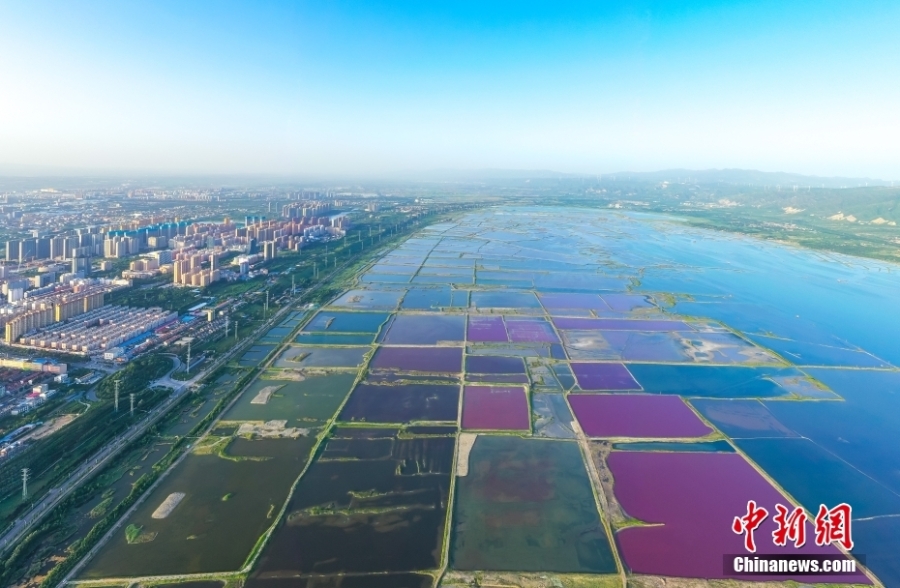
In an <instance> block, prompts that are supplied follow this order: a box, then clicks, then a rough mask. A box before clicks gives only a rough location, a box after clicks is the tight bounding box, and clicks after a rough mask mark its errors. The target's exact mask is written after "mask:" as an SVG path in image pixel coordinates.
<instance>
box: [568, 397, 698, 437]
mask: <svg viewBox="0 0 900 588" xmlns="http://www.w3.org/2000/svg"><path fill="white" fill-rule="evenodd" d="M569 404H571V405H572V410H573V411H574V413H575V418H577V419H578V423H579V424H580V425H581V429H582V430H583V431H584V432H585V434H587V435H588V436H589V437H647V438H665V437H703V436H704V435H708V434H709V433H711V432H712V429H710V428H709V427H707V426H706V425H705V424H703V421H701V420H700V418H699V417H698V416H697V415H696V414H694V412H693V411H692V410H691V409H690V408H688V406H687V405H686V404H685V403H684V401H683V400H681V398H679V397H678V396H661V395H658V394H653V395H647V394H570V395H569Z"/></svg>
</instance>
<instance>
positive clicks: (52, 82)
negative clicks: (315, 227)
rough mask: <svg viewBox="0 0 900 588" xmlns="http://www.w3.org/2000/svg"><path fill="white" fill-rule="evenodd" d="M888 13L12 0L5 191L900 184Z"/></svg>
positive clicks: (2, 136) (802, 8)
mask: <svg viewBox="0 0 900 588" xmlns="http://www.w3.org/2000/svg"><path fill="white" fill-rule="evenodd" d="M898 24H900V3H898V2H896V1H894V2H889V1H862V2H846V1H844V2H838V1H831V0H823V1H819V2H778V1H760V2H743V3H736V2H726V1H713V0H710V1H695V2H687V1H681V2H678V1H662V2H649V1H647V2H599V1H594V2H534V3H531V2H511V1H510V2H485V1H479V2H474V1H473V2H469V1H452V2H442V1H435V2H432V1H425V2H423V1H421V0H420V1H418V2H412V1H410V2H404V1H401V2H390V3H388V2H352V1H351V2H244V3H239V2H174V1H172V2H168V1H159V2H146V3H137V2H128V3H123V2H101V1H89V0H83V1H71V2H62V1H60V2H44V1H31V2H4V3H0V175H41V174H66V173H72V174H80V173H121V172H128V173H130V172H140V173H159V174H291V175H315V176H334V175H353V176H361V175H366V176H377V177H390V176H392V175H398V176H399V175H403V174H416V173H420V172H426V171H428V170H439V169H444V170H446V169H459V170H466V169H483V168H505V169H552V170H556V171H559V172H577V173H590V174H594V173H610V172H620V171H623V170H629V171H636V172H640V171H651V170H658V169H671V168H687V169H711V168H744V169H759V170H764V171H787V172H795V173H802V174H812V175H817V176H845V177H856V178H860V177H863V178H880V179H885V180H900V141H897V131H898V130H900V108H898V107H897V105H898V104H900V83H898V81H897V80H898V79H900V60H898V59H897V55H900V35H898V34H897V31H898V29H900V26H898Z"/></svg>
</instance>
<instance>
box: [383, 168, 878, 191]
mask: <svg viewBox="0 0 900 588" xmlns="http://www.w3.org/2000/svg"><path fill="white" fill-rule="evenodd" d="M401 177H402V178H404V179H408V180H412V181H426V182H450V183H453V182H462V183H467V182H476V183H477V182H487V183H497V182H503V181H512V182H516V183H518V182H527V181H529V180H560V181H565V180H586V179H593V180H596V179H597V178H600V179H605V180H621V181H633V182H651V183H659V182H670V183H690V184H733V185H744V186H748V185H749V186H782V187H793V186H802V187H804V188H805V187H807V186H810V187H813V188H858V187H863V186H891V185H893V183H892V182H890V181H887V180H880V179H875V178H844V177H821V176H806V175H802V174H794V173H786V172H764V171H758V170H748V169H705V170H692V169H667V170H661V171H654V172H617V173H605V174H583V173H564V172H557V171H553V170H548V169H497V168H485V169H438V170H430V171H426V172H409V173H407V174H402V175H401Z"/></svg>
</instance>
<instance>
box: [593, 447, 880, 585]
mask: <svg viewBox="0 0 900 588" xmlns="http://www.w3.org/2000/svg"><path fill="white" fill-rule="evenodd" d="M608 463H609V467H610V470H611V471H612V474H613V477H614V478H615V493H616V497H617V498H618V500H619V503H620V504H621V505H622V507H623V508H624V509H625V512H626V513H627V514H628V515H629V516H631V517H634V518H637V519H639V520H641V521H644V522H647V523H655V524H656V525H658V526H652V527H640V526H639V527H628V528H625V529H622V530H621V531H619V532H618V533H617V535H616V539H617V542H618V544H619V548H620V550H621V553H622V554H623V556H624V559H625V563H626V565H627V566H628V567H629V568H630V569H631V571H632V572H634V573H637V574H652V575H659V576H676V577H686V578H725V577H727V576H725V575H724V570H723V565H722V561H723V559H722V558H723V555H726V554H743V553H746V552H745V550H744V544H743V538H742V537H741V536H740V535H737V534H735V533H734V532H733V531H732V530H731V523H732V521H733V520H734V517H736V516H743V515H745V514H746V513H747V501H748V500H755V501H756V503H757V504H758V505H760V506H763V507H765V508H766V509H767V510H768V511H769V512H770V513H774V512H775V504H776V503H781V504H784V505H789V504H790V503H789V502H788V500H787V499H786V498H784V497H783V496H782V495H781V494H780V493H779V492H778V491H777V490H776V489H775V488H773V487H772V486H771V485H770V484H769V482H768V481H766V479H765V478H763V477H762V476H761V475H760V474H759V472H757V471H756V470H755V469H753V467H752V466H751V465H750V464H748V463H747V462H746V461H745V460H744V458H743V457H741V456H740V455H738V454H734V453H662V452H659V453H649V452H648V453H644V452H632V451H614V452H613V453H612V454H610V456H609V462H608ZM775 527H776V525H775V522H774V521H773V516H772V515H770V516H769V517H768V518H767V519H766V520H765V521H764V522H763V523H762V525H761V526H760V527H759V529H757V531H756V533H755V537H756V548H757V555H759V554H776V553H790V554H823V555H834V556H838V557H839V556H840V552H839V551H838V550H837V549H836V548H822V547H816V544H815V542H814V541H812V540H811V538H812V537H815V534H814V530H813V528H812V525H809V526H808V528H807V531H806V535H807V541H806V545H804V546H803V547H802V548H800V549H795V548H794V547H793V545H792V544H790V543H789V544H788V545H787V546H785V547H776V546H775V545H773V543H772V532H773V531H774V530H775ZM741 579H742V580H754V579H756V580H759V581H777V580H787V579H788V578H786V577H778V576H746V577H741ZM790 579H792V580H796V581H808V582H821V581H823V578H822V577H821V576H819V577H818V579H817V580H816V579H813V578H811V577H806V578H804V577H803V576H793V577H792V578H790ZM828 582H855V583H862V584H869V583H870V582H868V580H866V578H865V577H864V576H863V575H862V574H858V575H854V576H840V577H839V576H829V577H828Z"/></svg>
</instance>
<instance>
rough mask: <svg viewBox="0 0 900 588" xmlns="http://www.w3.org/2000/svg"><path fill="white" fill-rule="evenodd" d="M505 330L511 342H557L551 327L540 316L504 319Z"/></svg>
mask: <svg viewBox="0 0 900 588" xmlns="http://www.w3.org/2000/svg"><path fill="white" fill-rule="evenodd" d="M506 330H507V332H508V333H509V340H510V341H512V342H513V343H559V338H558V337H557V336H556V333H554V332H553V327H551V326H550V323H548V322H547V321H546V320H544V319H542V318H534V319H506Z"/></svg>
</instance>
